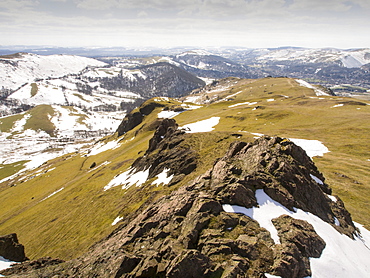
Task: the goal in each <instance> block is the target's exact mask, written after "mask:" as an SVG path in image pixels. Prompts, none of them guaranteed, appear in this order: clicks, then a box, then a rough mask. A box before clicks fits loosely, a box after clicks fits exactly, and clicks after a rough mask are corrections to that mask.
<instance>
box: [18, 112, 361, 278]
mask: <svg viewBox="0 0 370 278" xmlns="http://www.w3.org/2000/svg"><path fill="white" fill-rule="evenodd" d="M183 140H185V135H184V131H182V130H179V129H178V128H177V124H176V122H175V121H174V120H169V119H164V120H162V121H161V122H160V123H159V124H158V128H157V129H156V132H155V134H154V137H153V138H152V140H151V141H150V143H149V148H148V150H147V152H146V153H145V155H144V156H142V157H140V158H139V159H137V160H136V161H135V162H134V163H133V164H132V167H133V169H135V171H141V170H143V168H144V167H148V166H149V165H151V166H150V169H151V174H150V176H155V175H156V174H157V173H158V172H161V171H162V170H163V169H164V168H169V169H170V172H169V173H168V176H169V175H173V178H172V180H171V182H170V183H169V184H168V185H167V186H173V187H174V188H175V189H174V190H173V191H172V193H171V194H170V195H167V196H163V197H161V198H160V199H158V200H155V201H153V200H149V201H148V202H147V203H145V204H144V205H143V206H142V209H141V210H138V211H137V212H136V213H134V215H132V217H128V218H127V219H123V220H122V222H121V224H120V226H119V227H118V228H117V229H116V230H115V231H114V232H113V233H112V234H111V235H109V236H108V237H107V238H105V239H103V240H101V241H100V242H98V243H96V244H95V245H94V246H93V247H91V249H90V250H89V251H88V252H87V253H86V254H85V255H84V256H82V257H80V258H78V259H75V260H72V261H69V262H66V263H64V264H59V265H57V266H53V267H49V268H45V269H43V270H38V272H28V273H25V274H23V275H20V277H49V276H50V277H115V278H118V277H265V273H270V274H273V275H277V276H280V277H306V276H310V275H311V269H310V262H309V258H310V257H314V258H317V257H320V255H321V253H322V250H323V249H324V248H325V245H326V243H325V241H324V240H323V239H322V238H321V237H320V236H319V235H318V234H317V233H316V231H315V230H314V228H313V226H312V225H311V224H309V223H308V222H306V221H303V220H298V219H294V218H292V217H290V216H288V215H282V216H280V217H277V218H275V219H273V220H272V222H273V224H274V226H275V228H276V230H277V232H278V235H279V239H280V243H277V242H275V241H274V240H273V238H272V236H271V234H270V232H269V231H268V230H266V229H265V228H263V227H261V226H260V224H259V223H258V222H257V221H256V220H254V219H252V218H251V217H248V216H246V215H244V214H240V213H230V212H226V211H225V210H224V207H223V206H224V205H225V204H229V205H237V206H242V207H245V208H252V207H258V205H259V204H258V200H257V197H256V192H257V190H263V191H264V192H265V193H266V194H267V195H268V196H269V197H270V198H272V199H273V200H275V201H277V202H279V203H280V204H281V205H283V206H285V207H286V208H287V209H289V210H292V211H294V210H296V209H297V208H298V209H302V210H304V211H307V212H310V213H312V214H314V215H316V216H318V217H320V218H321V219H322V220H323V221H325V222H327V223H329V224H330V225H332V226H333V227H334V228H335V229H337V230H338V231H339V232H340V233H343V234H345V235H347V236H348V237H353V236H354V234H355V233H356V228H355V226H354V224H353V222H352V220H351V216H350V215H349V213H348V212H347V210H346V209H345V208H344V205H343V203H342V202H341V201H340V199H339V198H338V197H336V201H333V198H330V196H329V194H331V190H330V188H329V186H328V185H327V184H325V179H324V177H323V176H322V174H321V173H320V172H319V171H318V169H317V168H316V166H315V165H314V163H313V162H312V161H311V160H310V158H309V157H308V156H307V155H306V153H305V152H304V150H302V149H301V148H300V147H298V146H296V145H295V144H294V143H292V142H291V141H289V140H286V139H282V138H279V137H268V136H265V137H262V138H260V139H257V140H256V141H255V142H253V143H247V142H234V143H232V144H231V146H230V148H229V149H228V151H227V152H226V154H225V155H224V156H223V157H222V158H219V159H217V160H216V162H215V163H214V165H213V167H212V168H211V169H209V170H208V171H206V172H205V173H204V174H203V175H201V176H199V177H197V178H196V179H194V180H193V181H192V182H190V183H189V184H187V185H185V186H181V187H179V188H177V189H176V186H175V185H176V183H177V181H179V180H180V179H181V177H183V175H186V174H188V173H190V172H191V171H193V170H194V169H195V168H196V154H194V153H192V151H191V150H186V149H183V148H182V147H183V145H182V144H181V142H182V141H183ZM181 151H182V152H181ZM176 154H177V157H176ZM187 165H194V166H193V167H190V168H188V169H187V170H186V171H184V169H185V166H187ZM150 176H149V178H150ZM319 181H320V182H319ZM338 222H339V225H338Z"/></svg>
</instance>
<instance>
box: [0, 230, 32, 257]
mask: <svg viewBox="0 0 370 278" xmlns="http://www.w3.org/2000/svg"><path fill="white" fill-rule="evenodd" d="M0 256H2V257H3V258H5V259H8V260H10V261H15V262H23V261H25V260H28V259H27V257H26V255H25V253H24V246H23V245H22V244H20V243H19V242H18V237H17V234H14V233H13V234H9V235H5V236H0Z"/></svg>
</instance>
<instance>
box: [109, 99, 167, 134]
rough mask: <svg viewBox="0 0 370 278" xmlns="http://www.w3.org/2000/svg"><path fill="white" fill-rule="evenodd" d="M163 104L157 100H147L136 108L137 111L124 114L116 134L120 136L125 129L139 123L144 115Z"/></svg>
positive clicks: (127, 129)
mask: <svg viewBox="0 0 370 278" xmlns="http://www.w3.org/2000/svg"><path fill="white" fill-rule="evenodd" d="M163 106H164V105H163V104H160V103H158V102H155V101H149V102H147V103H144V104H143V105H141V106H140V108H139V109H138V110H139V111H131V112H130V113H129V114H127V115H126V116H125V118H124V119H123V121H122V122H121V123H120V125H119V126H118V128H117V131H116V132H117V133H118V136H122V135H123V134H125V133H126V132H127V131H130V130H131V129H133V128H135V127H136V126H138V125H139V124H141V123H142V121H143V119H144V117H145V116H146V115H149V114H150V113H151V112H152V111H153V110H154V109H155V108H156V107H163Z"/></svg>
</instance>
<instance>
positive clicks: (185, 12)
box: [0, 0, 370, 48]
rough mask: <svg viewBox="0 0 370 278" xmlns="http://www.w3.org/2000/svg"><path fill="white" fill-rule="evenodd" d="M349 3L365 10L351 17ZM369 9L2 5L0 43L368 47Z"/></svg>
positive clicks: (249, 3) (302, 4)
mask: <svg viewBox="0 0 370 278" xmlns="http://www.w3.org/2000/svg"><path fill="white" fill-rule="evenodd" d="M46 1H47V2H46ZM351 3H356V4H357V5H359V6H361V7H364V8H363V10H364V11H365V12H362V13H361V14H359V13H355V12H354V8H351V6H353V4H351ZM369 3H370V1H368V0H353V1H342V0H327V1H321V0H310V1H309V0H290V1H287V0H229V1H222V0H183V1H172V0H136V1H135V0H38V1H36V0H17V1H15V0H3V1H1V2H0V18H2V21H0V24H1V27H2V28H1V29H0V44H3V45H4V44H47V45H53V44H55V45H62V46H68V45H70V46H71V45H73V46H78V45H106V46H116V45H120V46H133V45H142V44H145V45H152V46H165V45H195V46H197V45H199V46H217V45H240V46H247V47H275V46H281V45H294V46H308V47H326V46H334V47H339V48H343V47H345V48H350V47H369V46H370V38H367V37H366V36H365V35H364V34H367V33H368V29H369V28H370V21H369V20H368V18H367V15H366V8H365V7H369V6H370V4H369ZM61 7H62V8H61ZM357 9H359V8H358V6H357ZM344 16H346V20H344V18H343V17H344Z"/></svg>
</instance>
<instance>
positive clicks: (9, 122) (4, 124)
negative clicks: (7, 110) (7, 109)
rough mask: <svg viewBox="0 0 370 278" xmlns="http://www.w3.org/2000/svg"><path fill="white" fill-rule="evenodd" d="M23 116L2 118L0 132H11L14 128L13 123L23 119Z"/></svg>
mask: <svg viewBox="0 0 370 278" xmlns="http://www.w3.org/2000/svg"><path fill="white" fill-rule="evenodd" d="M23 116H24V114H17V115H12V116H8V117H5V118H2V119H1V120H0V130H1V132H11V129H12V128H13V127H14V123H15V122H16V121H19V120H21V119H22V118H23Z"/></svg>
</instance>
